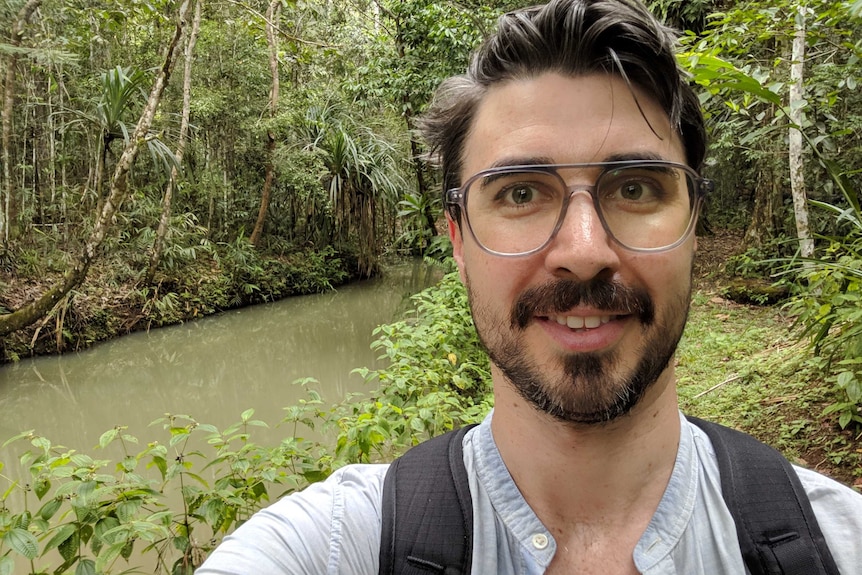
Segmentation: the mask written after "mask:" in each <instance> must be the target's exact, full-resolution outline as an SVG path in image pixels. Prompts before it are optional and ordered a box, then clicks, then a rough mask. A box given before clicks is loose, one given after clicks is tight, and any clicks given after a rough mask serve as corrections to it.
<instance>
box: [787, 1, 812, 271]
mask: <svg viewBox="0 0 862 575" xmlns="http://www.w3.org/2000/svg"><path fill="white" fill-rule="evenodd" d="M805 13H806V10H805V8H804V7H803V6H799V7H798V8H797V12H796V17H795V18H794V21H795V23H796V32H795V34H794V35H793V55H792V56H791V63H790V90H789V94H788V102H787V107H788V116H789V118H790V134H789V137H788V156H789V159H790V192H791V195H792V196H793V214H794V216H795V218H794V219H795V220H796V237H797V238H798V239H799V247H800V253H801V254H802V257H805V258H810V257H811V256H812V255H814V240H813V239H812V238H811V231H810V230H809V228H808V195H807V194H806V193H805V173H804V171H803V160H802V132H801V127H802V125H803V124H804V118H803V111H802V109H803V107H804V105H805V99H804V95H803V94H804V90H805V82H804V71H803V70H804V64H805V43H806V36H805Z"/></svg>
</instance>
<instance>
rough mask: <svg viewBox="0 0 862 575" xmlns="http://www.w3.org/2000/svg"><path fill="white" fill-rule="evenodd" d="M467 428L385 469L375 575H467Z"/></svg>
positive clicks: (469, 506) (470, 525)
mask: <svg viewBox="0 0 862 575" xmlns="http://www.w3.org/2000/svg"><path fill="white" fill-rule="evenodd" d="M471 427H473V426H468V427H464V428H461V429H459V430H457V431H452V432H449V433H447V434H445V435H441V436H439V437H435V438H433V439H430V440H428V441H425V442H423V443H420V444H419V445H417V446H415V447H413V448H412V449H410V450H409V451H407V453H405V454H404V455H403V456H401V457H400V458H398V459H396V460H395V461H394V462H393V463H392V465H391V466H390V467H389V470H388V471H387V473H386V479H385V480H384V483H383V509H382V519H383V527H382V530H381V538H380V571H379V573H380V575H429V574H440V575H444V574H445V575H469V573H470V567H471V562H472V559H473V505H472V502H471V498H470V487H469V484H468V478H467V470H466V469H465V468H464V456H463V448H462V440H463V439H464V434H465V433H466V432H467V430H468V429H470V428H471Z"/></svg>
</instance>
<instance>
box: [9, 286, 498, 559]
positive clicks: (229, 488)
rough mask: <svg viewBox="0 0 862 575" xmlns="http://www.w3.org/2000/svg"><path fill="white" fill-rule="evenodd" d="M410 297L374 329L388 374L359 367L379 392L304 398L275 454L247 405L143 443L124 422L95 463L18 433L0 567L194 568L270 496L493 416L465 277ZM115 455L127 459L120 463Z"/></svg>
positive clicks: (291, 410) (166, 428)
mask: <svg viewBox="0 0 862 575" xmlns="http://www.w3.org/2000/svg"><path fill="white" fill-rule="evenodd" d="M414 301H415V306H416V307H415V310H414V311H412V312H411V313H410V314H409V316H408V317H406V318H405V319H404V320H402V321H399V322H396V323H394V324H391V325H387V326H382V327H380V328H378V329H377V330H376V333H377V335H378V339H377V341H376V342H375V343H374V347H375V349H378V350H379V351H380V352H381V354H382V355H383V356H384V357H386V358H387V359H388V360H389V366H388V367H386V368H383V369H380V370H375V371H372V370H367V369H359V370H357V371H359V372H360V373H362V375H363V376H364V377H365V378H366V379H368V380H369V381H372V380H373V381H376V382H377V383H378V384H379V388H378V389H377V390H376V391H374V392H373V393H371V394H369V396H368V397H351V398H347V399H346V400H345V401H343V402H342V403H340V404H337V405H334V406H330V407H325V406H324V405H323V404H322V401H321V399H320V396H319V395H318V394H317V393H316V392H314V391H313V390H311V389H308V397H307V399H305V400H302V401H300V402H298V404H297V405H294V406H291V407H288V408H286V410H285V418H284V420H283V421H282V425H283V426H285V427H286V428H287V429H288V434H287V437H285V439H283V440H282V441H281V443H280V444H279V445H277V446H274V447H264V446H261V445H258V444H256V443H254V442H253V441H252V433H253V430H254V428H256V427H264V426H266V425H267V424H266V423H265V422H263V421H260V420H257V419H255V418H254V411H253V410H251V409H249V410H246V411H245V412H243V413H242V415H241V418H240V421H238V422H237V423H235V424H234V425H231V426H229V427H227V428H226V429H221V430H220V429H217V428H216V427H214V426H212V425H208V424H203V423H199V422H197V421H195V420H194V419H192V418H190V417H188V416H184V415H173V414H168V415H166V416H165V417H163V418H161V419H159V420H157V421H155V422H153V423H154V425H157V426H160V427H161V428H162V430H163V432H164V433H165V437H163V438H162V439H160V440H153V441H149V442H148V443H146V445H145V446H144V447H142V448H141V447H139V444H140V442H139V441H138V439H137V438H135V437H133V436H131V435H129V434H128V433H127V432H126V430H125V429H124V428H123V427H116V428H114V429H110V430H108V431H106V432H105V433H104V434H103V435H102V436H101V438H100V439H99V446H98V450H100V451H101V452H103V453H104V454H105V455H104V456H100V457H93V456H90V455H86V454H83V453H78V452H77V451H75V450H71V449H68V448H65V447H63V446H60V445H55V444H53V443H52V442H51V441H50V440H48V439H47V438H44V437H40V436H38V435H36V434H34V433H33V432H25V433H22V434H20V435H18V436H16V437H13V438H12V439H10V440H9V441H7V445H8V444H11V443H19V444H20V443H22V442H23V443H26V447H25V448H24V449H25V451H24V453H23V454H22V455H21V457H20V468H21V474H20V476H19V478H17V479H16V478H14V477H15V470H14V469H13V468H10V466H5V467H4V464H3V463H0V481H2V482H5V483H6V486H5V487H4V490H5V493H4V494H3V496H2V497H1V498H0V569H7V566H11V565H14V564H16V563H14V562H15V561H16V560H15V557H17V558H18V559H17V561H19V562H20V561H24V562H26V563H28V564H29V570H28V571H27V573H30V574H35V573H41V572H44V571H47V570H52V571H53V572H55V573H58V574H61V573H72V572H75V573H76V574H77V573H81V572H92V571H94V572H98V573H104V574H106V575H108V574H111V573H122V572H127V570H129V569H134V566H135V565H136V564H139V562H140V560H141V559H142V558H146V561H147V563H148V564H151V563H152V558H153V557H155V565H156V567H155V569H151V570H149V571H148V572H151V573H156V574H159V575H161V574H168V573H171V574H173V573H177V572H190V571H189V570H191V569H194V568H195V567H197V566H198V565H200V564H201V562H202V560H203V558H204V557H205V555H206V553H207V552H208V551H209V550H210V549H212V547H213V546H214V545H215V544H216V542H217V540H218V538H219V537H221V536H222V535H223V534H225V533H227V532H229V531H231V530H233V529H234V528H236V527H237V526H238V525H240V524H242V523H243V522H244V521H245V520H247V519H248V518H249V517H250V516H251V514H252V513H254V512H255V511H256V510H257V509H259V508H260V507H262V506H263V505H265V504H267V503H268V502H269V501H270V500H271V494H274V495H272V497H279V496H281V495H283V494H286V493H290V492H292V491H294V490H297V489H302V488H304V487H305V486H307V485H308V484H309V483H312V482H315V481H319V480H321V479H324V478H325V477H327V476H328V475H329V474H330V473H331V472H332V470H333V469H336V468H337V467H339V466H341V465H344V464H346V463H357V462H367V461H371V460H376V459H379V458H388V457H392V456H393V455H396V454H398V453H399V452H401V451H403V450H404V449H406V448H407V447H410V446H412V445H414V444H415V443H417V442H419V441H421V440H422V439H425V438H427V437H428V436H431V435H436V434H439V433H443V432H445V431H448V430H450V429H452V428H453V427H454V426H459V425H462V424H464V423H467V422H472V421H478V420H480V419H481V418H482V417H484V415H485V414H486V413H487V411H488V410H489V409H490V401H491V400H490V395H489V394H490V388H489V379H490V377H489V373H488V360H487V358H486V357H485V354H484V353H483V352H482V349H481V346H480V345H479V342H478V338H477V336H476V333H475V330H474V329H473V327H472V321H471V319H470V315H469V311H468V306H467V299H466V294H465V292H464V288H463V286H461V283H460V281H459V280H458V277H457V274H455V273H451V274H449V275H447V276H446V277H445V278H444V279H443V281H442V282H441V283H440V284H439V285H438V286H435V287H432V288H429V289H427V290H425V291H424V292H422V293H420V294H418V295H417V296H415V297H414ZM311 381H313V380H310V379H307V380H300V381H298V382H296V384H297V385H303V386H305V385H306V384H307V383H309V382H311ZM312 430H314V431H315V432H316V433H318V435H320V434H322V435H323V436H324V438H325V437H327V436H334V443H335V447H334V448H332V447H329V446H328V440H326V439H324V440H322V441H312V440H309V439H304V438H303V437H302V436H303V435H304V434H306V433H307V432H309V431H312ZM108 452H111V453H119V456H118V457H117V458H116V460H112V459H111V458H110V457H108V456H107V453H108ZM58 555H59V556H58ZM8 568H11V567H8ZM0 572H2V571H0Z"/></svg>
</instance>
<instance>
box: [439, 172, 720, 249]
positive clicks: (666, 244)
mask: <svg viewBox="0 0 862 575" xmlns="http://www.w3.org/2000/svg"><path fill="white" fill-rule="evenodd" d="M561 171H578V172H583V171H586V172H588V173H595V172H598V175H597V176H596V179H595V183H594V184H593V185H575V186H570V185H568V184H567V183H566V180H565V179H564V178H563V176H562V175H561V174H560V172H561ZM713 187H714V185H713V182H712V181H711V180H708V179H705V178H702V177H701V176H700V175H699V174H698V173H697V172H695V171H694V170H693V169H691V168H689V167H688V166H686V165H683V164H678V163H675V162H667V161H663V160H626V161H618V162H597V163H587V164H536V165H516V166H502V167H497V168H491V169H488V170H482V171H481V172H478V173H476V174H474V175H473V176H471V177H470V178H469V179H467V181H465V182H464V184H463V185H462V186H461V187H459V188H453V189H450V190H448V191H447V192H446V204H447V209H449V211H450V214H452V215H453V217H455V218H456V219H457V218H458V216H459V214H458V211H457V210H459V209H460V215H461V216H463V218H464V222H462V225H463V223H466V226H467V228H468V229H469V230H470V234H471V235H472V236H473V238H474V239H475V240H476V243H477V244H478V245H479V246H480V247H481V248H482V249H483V250H485V251H486V252H488V253H490V254H493V255H498V256H504V257H516V256H526V255H530V254H534V253H536V252H539V251H541V250H543V249H544V248H545V247H547V245H548V244H549V243H551V241H552V240H553V239H554V237H555V236H556V235H557V232H559V230H560V227H561V226H562V224H563V220H564V219H565V217H566V213H567V211H568V207H569V204H570V202H571V199H572V197H574V195H575V194H576V193H578V192H586V193H589V194H590V196H591V197H592V200H593V207H594V208H595V210H596V213H597V214H598V216H599V220H600V221H601V223H602V227H603V228H604V230H605V232H606V233H607V234H608V236H609V237H610V238H612V239H613V241H615V242H616V243H617V244H618V245H620V246H622V247H623V248H625V249H628V250H631V251H635V252H648V253H653V252H661V251H666V250H670V249H673V248H674V247H676V246H678V245H679V244H681V243H682V242H683V241H685V240H686V238H688V237H689V235H690V234H691V233H692V232H693V231H694V227H695V222H696V221H697V216H698V213H699V211H700V208H701V206H702V204H703V200H704V198H705V197H706V196H707V195H708V194H709V193H710V192H711V191H712V190H713Z"/></svg>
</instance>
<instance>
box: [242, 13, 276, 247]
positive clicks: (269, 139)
mask: <svg viewBox="0 0 862 575" xmlns="http://www.w3.org/2000/svg"><path fill="white" fill-rule="evenodd" d="M280 7H281V0H272V1H271V2H270V3H269V8H267V10H266V42H267V44H268V46H269V71H270V74H272V90H270V93H269V117H270V118H274V117H275V115H276V114H277V112H278V91H279V83H278V36H277V35H276V33H275V21H276V20H277V19H278V13H279V8H280ZM274 156H275V134H273V133H272V130H267V131H266V176H265V177H264V180H263V191H262V192H261V195H260V209H259V210H258V212H257V221H256V222H255V224H254V231H252V233H251V238H249V241H250V242H251V245H253V246H257V244H258V242H260V237H261V236H262V235H263V224H264V222H266V212H267V210H269V201H270V198H271V197H272V180H273V176H274V174H273V172H274V171H275V166H274V162H273V160H274Z"/></svg>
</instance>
